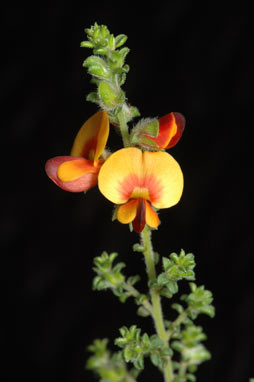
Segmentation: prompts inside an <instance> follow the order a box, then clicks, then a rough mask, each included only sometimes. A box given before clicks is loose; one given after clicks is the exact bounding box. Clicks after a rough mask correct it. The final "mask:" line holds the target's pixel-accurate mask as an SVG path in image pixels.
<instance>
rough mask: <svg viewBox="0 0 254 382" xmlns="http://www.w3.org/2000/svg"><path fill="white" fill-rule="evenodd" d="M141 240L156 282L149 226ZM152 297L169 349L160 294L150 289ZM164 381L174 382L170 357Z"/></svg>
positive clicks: (158, 325) (157, 325)
mask: <svg viewBox="0 0 254 382" xmlns="http://www.w3.org/2000/svg"><path fill="white" fill-rule="evenodd" d="M141 240H142V244H143V246H144V256H145V262H146V269H147V274H148V279H149V281H150V282H151V281H154V280H155V279H156V269H155V262H154V252H153V247H152V241H151V230H150V228H149V227H148V226H145V228H144V230H143V231H142V232H141ZM150 295H151V300H152V306H153V319H154V324H155V328H156V332H157V334H158V336H159V337H160V338H161V340H162V341H163V342H164V346H165V347H168V340H167V332H166V330H165V326H164V321H163V313H162V308H161V299H160V294H159V293H158V291H157V290H156V289H154V288H150ZM164 381H165V382H172V381H173V369H172V362H171V358H170V357H169V356H168V357H167V359H166V362H165V365H164Z"/></svg>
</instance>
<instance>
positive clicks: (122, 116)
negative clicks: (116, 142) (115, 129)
mask: <svg viewBox="0 0 254 382" xmlns="http://www.w3.org/2000/svg"><path fill="white" fill-rule="evenodd" d="M125 108H126V105H125V104H123V106H122V108H121V111H120V112H119V113H118V114H117V116H118V120H119V124H120V131H121V134H122V138H123V145H124V147H128V146H130V138H129V129H128V125H127V123H126V118H125Z"/></svg>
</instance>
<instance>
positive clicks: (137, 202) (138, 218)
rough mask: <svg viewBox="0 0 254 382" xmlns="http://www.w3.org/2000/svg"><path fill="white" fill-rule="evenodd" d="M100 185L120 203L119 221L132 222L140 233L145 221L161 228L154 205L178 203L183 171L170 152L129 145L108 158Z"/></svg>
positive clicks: (168, 205)
mask: <svg viewBox="0 0 254 382" xmlns="http://www.w3.org/2000/svg"><path fill="white" fill-rule="evenodd" d="M98 186H99V190H100V191H101V193H102V194H103V195H104V196H105V197H106V198H107V199H109V200H110V201H111V202H113V203H115V204H116V205H118V208H117V212H116V218H117V220H118V221H119V222H120V223H123V224H128V223H132V226H133V229H134V231H135V232H137V233H140V232H142V230H143V228H144V226H145V224H147V225H148V226H150V227H152V228H157V227H158V225H159V223H160V220H159V217H158V215H157V213H156V211H155V210H154V209H153V207H155V208H156V209H160V208H169V207H172V206H174V205H175V204H177V203H178V201H179V200H180V198H181V195H182V191H183V174H182V171H181V168H180V166H179V164H178V163H177V162H176V160H175V159H174V158H173V157H172V156H171V155H170V154H168V153H166V152H162V151H159V152H150V151H144V152H142V151H141V150H140V149H138V148H136V147H129V148H123V149H120V150H118V151H116V152H115V153H113V154H112V155H111V156H110V157H109V158H108V159H107V160H106V162H105V163H104V164H103V166H102V168H101V170H100V173H99V177H98Z"/></svg>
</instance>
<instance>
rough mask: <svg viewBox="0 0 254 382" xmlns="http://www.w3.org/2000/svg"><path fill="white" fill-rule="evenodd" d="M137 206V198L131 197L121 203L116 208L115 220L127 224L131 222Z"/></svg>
mask: <svg viewBox="0 0 254 382" xmlns="http://www.w3.org/2000/svg"><path fill="white" fill-rule="evenodd" d="M137 208H138V200H137V199H131V200H130V201H129V202H128V203H126V204H123V205H122V206H120V207H119V208H118V210H117V214H116V217H117V220H118V221H119V222H120V223H122V224H128V223H130V222H132V221H133V220H134V219H135V217H136V213H137Z"/></svg>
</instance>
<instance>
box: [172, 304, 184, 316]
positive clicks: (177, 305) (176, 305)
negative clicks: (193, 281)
mask: <svg viewBox="0 0 254 382" xmlns="http://www.w3.org/2000/svg"><path fill="white" fill-rule="evenodd" d="M171 307H172V308H173V309H175V310H176V311H177V313H179V314H181V313H182V312H183V311H184V308H183V307H182V305H180V304H176V303H175V304H172V305H171Z"/></svg>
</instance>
